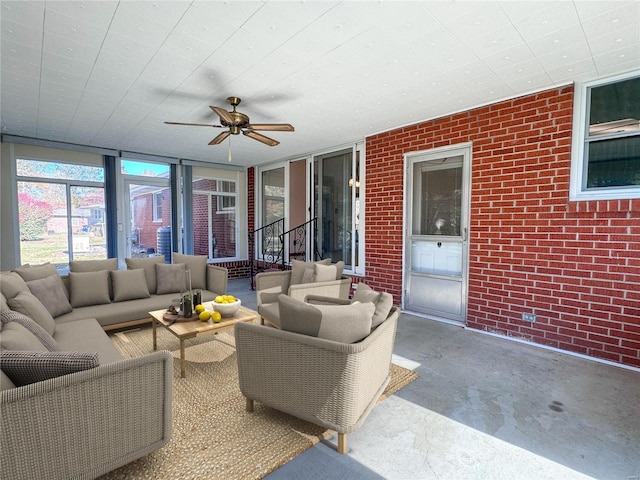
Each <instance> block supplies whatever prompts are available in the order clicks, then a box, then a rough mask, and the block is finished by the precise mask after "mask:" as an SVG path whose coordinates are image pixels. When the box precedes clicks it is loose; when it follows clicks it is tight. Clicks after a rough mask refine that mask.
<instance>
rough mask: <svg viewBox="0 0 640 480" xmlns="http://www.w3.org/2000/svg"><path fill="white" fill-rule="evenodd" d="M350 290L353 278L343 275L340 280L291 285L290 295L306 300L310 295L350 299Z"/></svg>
mask: <svg viewBox="0 0 640 480" xmlns="http://www.w3.org/2000/svg"><path fill="white" fill-rule="evenodd" d="M350 290H351V279H350V278H349V277H342V278H341V279H340V280H330V281H327V282H314V283H300V284H298V285H291V286H290V287H289V296H290V297H291V298H295V299H297V300H301V301H304V299H305V298H306V297H307V296H308V295H319V296H323V297H333V298H342V299H348V298H349V291H350Z"/></svg>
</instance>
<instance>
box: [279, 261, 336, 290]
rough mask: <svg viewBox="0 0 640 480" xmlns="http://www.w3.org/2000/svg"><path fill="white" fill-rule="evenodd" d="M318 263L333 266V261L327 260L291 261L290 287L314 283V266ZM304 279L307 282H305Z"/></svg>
mask: <svg viewBox="0 0 640 480" xmlns="http://www.w3.org/2000/svg"><path fill="white" fill-rule="evenodd" d="M316 263H319V264H321V265H329V264H331V259H330V258H325V259H324V260H318V261H317V262H303V261H301V260H291V281H290V282H289V285H299V284H301V283H311V282H313V273H314V265H315V264H316ZM303 279H304V280H306V281H303Z"/></svg>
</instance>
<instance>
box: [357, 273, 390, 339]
mask: <svg viewBox="0 0 640 480" xmlns="http://www.w3.org/2000/svg"><path fill="white" fill-rule="evenodd" d="M352 301H353V302H360V303H368V302H371V303H373V304H374V305H375V307H376V310H375V313H374V315H373V319H372V324H371V328H372V329H374V328H376V327H377V326H378V325H380V324H381V323H382V322H384V321H385V320H386V319H387V317H388V316H389V313H390V312H391V308H392V307H393V295H391V294H390V293H387V292H376V291H375V290H373V289H372V288H371V287H369V285H367V284H365V283H359V284H358V288H356V291H355V293H354V294H353V300H352Z"/></svg>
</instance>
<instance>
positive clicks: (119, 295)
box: [111, 268, 151, 302]
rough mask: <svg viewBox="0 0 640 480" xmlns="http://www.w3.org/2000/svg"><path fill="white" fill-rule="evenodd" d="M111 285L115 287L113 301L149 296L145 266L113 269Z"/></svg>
mask: <svg viewBox="0 0 640 480" xmlns="http://www.w3.org/2000/svg"><path fill="white" fill-rule="evenodd" d="M111 285H112V287H113V301H114V302H122V301H124V300H136V299H138V298H149V297H150V296H151V295H149V287H147V277H146V275H145V271H144V269H143V268H135V269H133V270H112V271H111Z"/></svg>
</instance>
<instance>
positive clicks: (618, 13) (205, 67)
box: [0, 0, 640, 166]
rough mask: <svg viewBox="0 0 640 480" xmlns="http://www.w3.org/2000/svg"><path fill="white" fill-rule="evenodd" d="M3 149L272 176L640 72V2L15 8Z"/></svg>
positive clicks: (9, 26) (10, 13) (35, 4)
mask: <svg viewBox="0 0 640 480" xmlns="http://www.w3.org/2000/svg"><path fill="white" fill-rule="evenodd" d="M1 7H2V8H1V9H0V14H1V16H2V19H1V20H2V23H1V25H2V36H1V41H2V63H1V68H2V84H1V87H2V88H1V99H0V101H1V104H0V107H1V116H2V118H1V121H2V133H4V134H11V135H18V136H25V137H33V138H39V139H46V140H53V141H60V142H69V143H75V144H80V145H88V146H95V147H105V148H111V149H117V150H124V151H134V152H140V153H148V154H155V155H163V156H169V157H177V158H188V159H193V160H204V161H208V162H217V163H227V155H228V142H227V141H225V142H224V143H223V144H222V145H218V146H209V145H207V143H208V142H209V141H210V140H211V139H212V138H213V137H215V136H216V135H217V134H218V133H220V132H221V130H220V129H217V128H215V129H214V128H207V127H184V126H170V125H165V124H164V123H163V122H164V121H165V120H170V121H180V122H195V123H212V124H218V123H219V119H218V118H217V116H215V114H214V113H213V112H212V111H211V110H210V109H209V105H217V106H223V107H228V109H229V110H230V109H231V107H230V106H229V105H227V103H226V101H225V99H226V98H227V97H228V96H230V95H234V96H239V97H241V98H242V100H243V101H242V104H241V105H240V107H239V108H238V110H239V111H242V112H243V113H246V114H247V115H249V116H250V118H251V121H252V122H254V123H280V122H287V123H291V124H293V125H294V126H295V129H296V131H295V132H293V133H287V132H265V133H266V134H267V135H269V136H270V137H273V138H275V139H277V140H279V141H280V142H281V143H280V145H278V146H276V147H268V146H266V145H264V144H262V143H259V142H257V141H255V140H252V139H250V138H247V137H244V136H242V135H240V136H232V137H230V138H231V147H232V151H233V163H234V164H237V165H243V166H247V165H256V164H261V163H266V162H270V161H274V160H277V159H285V158H295V157H298V156H303V155H305V154H309V153H312V152H318V151H321V150H325V149H327V148H329V147H334V146H338V145H341V144H344V143H347V142H352V141H354V140H359V139H363V138H364V137H365V136H367V135H371V134H374V133H378V132H381V131H386V130H389V129H392V128H394V127H398V126H402V125H407V124H411V123H416V122H419V121H422V120H426V119H429V118H434V117H438V116H441V115H444V114H449V113H452V112H455V111H460V110H465V109H468V108H471V107H475V106H478V105H482V104H486V103H489V102H491V101H495V100H499V99H503V98H507V97H512V96H515V95H518V94H522V93H529V92H532V91H536V90H540V89H544V88H548V87H552V86H555V85H561V84H565V83H568V82H572V81H585V80H591V79H594V78H600V77H606V76H609V75H613V74H617V73H621V72H627V71H631V70H633V69H637V68H639V67H640V2H638V1H502V2H492V1H475V2H463V1H455V2H439V1H422V2H418V1H413V2H395V1H375V2H374V1H357V2H356V1H349V2H333V1H296V2H293V1H286V2H285V1H257V2H255V1H254V2H241V1H226V2H221V1H201V0H196V1H124V0H123V1H120V2H117V1H46V2H45V1H4V0H2V2H1Z"/></svg>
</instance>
